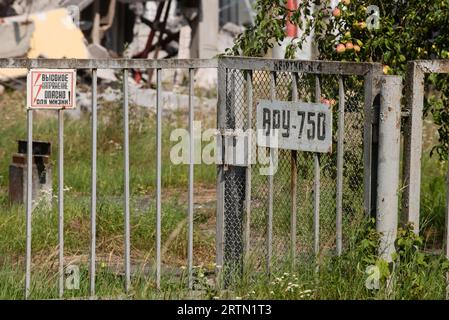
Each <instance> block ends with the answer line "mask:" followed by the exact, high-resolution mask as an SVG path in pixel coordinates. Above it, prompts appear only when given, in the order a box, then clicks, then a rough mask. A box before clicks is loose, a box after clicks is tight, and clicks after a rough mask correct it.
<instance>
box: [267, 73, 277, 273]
mask: <svg viewBox="0 0 449 320" xmlns="http://www.w3.org/2000/svg"><path fill="white" fill-rule="evenodd" d="M270 95H271V100H275V99H276V73H275V72H270ZM272 164H273V149H271V148H270V166H272ZM273 189H274V172H273V171H271V172H270V173H269V176H268V224H267V228H268V230H267V273H268V274H270V271H271V259H272V254H273V252H272V251H273Z"/></svg>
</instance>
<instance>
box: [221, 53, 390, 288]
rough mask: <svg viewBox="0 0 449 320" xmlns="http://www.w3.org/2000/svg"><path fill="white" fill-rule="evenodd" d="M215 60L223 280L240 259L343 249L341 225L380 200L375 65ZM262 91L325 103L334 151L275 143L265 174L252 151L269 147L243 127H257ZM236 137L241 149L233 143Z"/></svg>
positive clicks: (352, 223) (282, 258)
mask: <svg viewBox="0 0 449 320" xmlns="http://www.w3.org/2000/svg"><path fill="white" fill-rule="evenodd" d="M218 68H219V83H218V93H219V100H218V113H217V114H218V119H217V123H218V130H219V132H220V136H221V139H220V141H221V146H222V147H221V148H222V149H221V150H222V162H221V164H220V165H219V166H218V180H217V265H218V266H219V267H223V268H224V271H225V272H224V274H225V279H227V280H226V282H229V279H230V277H229V276H230V275H235V274H236V275H240V274H241V273H242V271H243V265H244V263H243V262H244V261H245V262H246V263H248V266H250V269H249V270H255V269H265V270H266V271H268V272H269V271H270V268H271V266H272V265H274V264H276V265H279V264H281V265H282V264H286V263H287V264H294V263H295V262H296V261H298V259H303V260H304V259H313V258H314V257H315V256H316V255H319V254H320V253H325V252H333V251H335V252H336V254H337V255H340V254H341V253H342V250H343V249H344V243H345V237H346V235H347V232H349V231H350V230H351V228H355V227H356V226H357V223H358V222H359V221H360V218H363V217H365V216H366V215H370V214H373V213H374V207H375V205H376V198H375V190H376V167H377V165H376V162H377V155H376V150H377V149H376V144H377V139H376V138H375V137H376V133H375V132H376V123H377V117H376V110H378V109H377V108H375V106H374V102H375V99H376V96H377V95H378V94H379V80H380V77H381V76H382V67H381V65H379V64H370V63H346V62H326V61H291V60H290V61H289V60H271V59H270V60H267V59H257V58H256V59H254V58H231V57H224V58H221V59H220V60H219V65H218ZM261 99H264V100H281V101H298V100H300V101H305V102H327V103H328V104H329V105H330V107H332V108H333V113H334V119H336V120H335V121H334V128H333V144H334V147H333V150H336V151H335V152H333V153H331V154H312V153H306V152H297V151H287V150H279V152H278V166H277V167H278V169H277V172H276V173H274V174H269V175H261V174H260V169H263V167H264V165H262V164H260V163H259V162H258V161H257V159H255V158H256V154H259V153H260V152H265V154H269V158H270V159H271V157H272V153H273V149H271V150H268V151H267V150H266V148H261V147H257V146H256V141H255V140H256V139H255V138H254V137H252V134H251V133H245V132H249V131H248V129H253V130H255V125H256V120H255V114H256V106H257V104H258V103H259V101H260V100H261ZM348 132H349V133H348ZM373 132H374V133H373ZM242 141H244V142H243V145H245V144H246V148H245V149H244V150H245V151H244V152H243V153H242V151H241V150H242V149H238V148H237V147H236V146H237V145H239V144H240V145H242V144H241V143H242ZM245 265H246V264H245ZM229 271H232V273H229ZM234 272H236V273H234Z"/></svg>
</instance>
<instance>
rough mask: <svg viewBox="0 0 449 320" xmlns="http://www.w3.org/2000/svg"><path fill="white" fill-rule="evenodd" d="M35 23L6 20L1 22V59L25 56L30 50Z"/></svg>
mask: <svg viewBox="0 0 449 320" xmlns="http://www.w3.org/2000/svg"><path fill="white" fill-rule="evenodd" d="M33 32H34V23H33V22H30V21H29V22H27V21H18V20H17V19H11V18H6V19H2V21H1V22H0V40H1V42H2V45H1V46H0V57H3V58H12V57H21V56H25V55H26V54H27V52H28V50H29V49H30V41H31V35H32V34H33Z"/></svg>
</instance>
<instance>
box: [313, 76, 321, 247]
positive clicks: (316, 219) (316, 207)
mask: <svg viewBox="0 0 449 320" xmlns="http://www.w3.org/2000/svg"><path fill="white" fill-rule="evenodd" d="M320 99H321V85H320V78H319V76H318V75H316V76H315V101H316V102H317V103H318V102H320ZM313 162H314V192H313V226H314V252H315V255H318V253H319V250H320V179H321V177H320V158H319V154H317V153H315V154H314V155H313Z"/></svg>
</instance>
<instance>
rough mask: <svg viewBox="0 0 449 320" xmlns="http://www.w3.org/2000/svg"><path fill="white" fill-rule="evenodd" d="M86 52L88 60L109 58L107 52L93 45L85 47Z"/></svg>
mask: <svg viewBox="0 0 449 320" xmlns="http://www.w3.org/2000/svg"><path fill="white" fill-rule="evenodd" d="M87 51H88V52H89V59H109V58H111V56H110V55H109V52H108V50H107V49H106V48H105V47H103V46H101V45H99V44H95V43H91V44H89V45H88V46H87Z"/></svg>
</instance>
